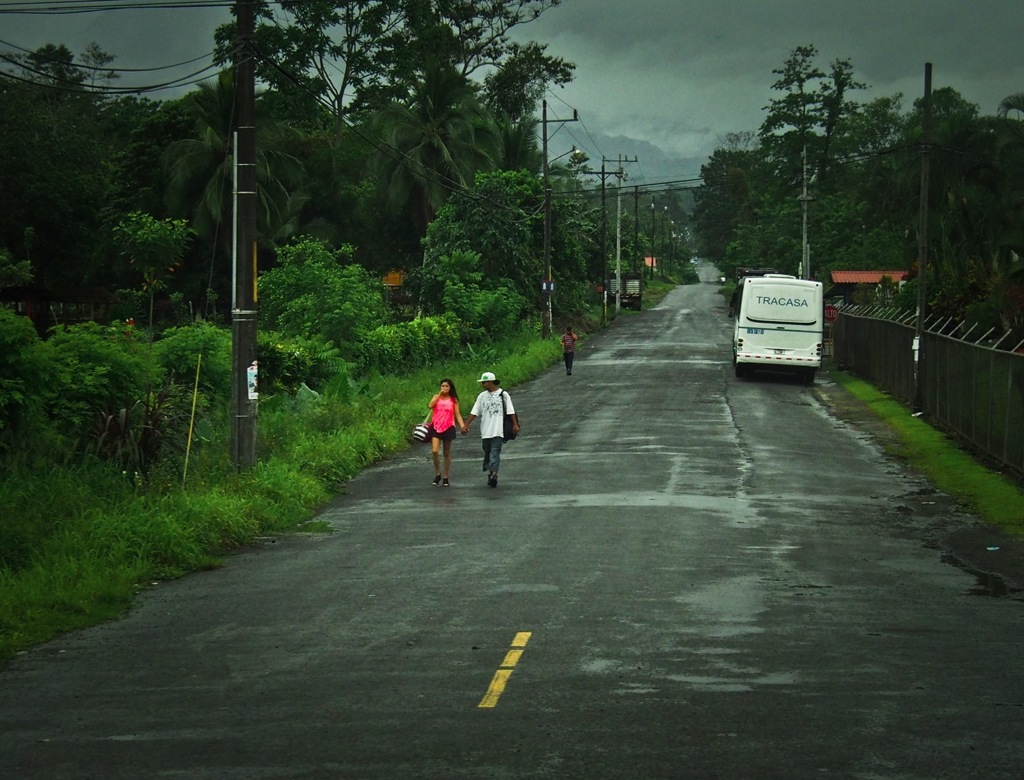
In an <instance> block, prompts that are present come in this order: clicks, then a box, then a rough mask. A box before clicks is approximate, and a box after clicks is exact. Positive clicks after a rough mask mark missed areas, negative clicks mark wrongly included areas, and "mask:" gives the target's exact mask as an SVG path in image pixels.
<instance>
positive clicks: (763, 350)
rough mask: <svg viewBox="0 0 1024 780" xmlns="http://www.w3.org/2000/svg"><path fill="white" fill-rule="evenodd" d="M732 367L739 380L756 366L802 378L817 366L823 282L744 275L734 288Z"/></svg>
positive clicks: (811, 377)
mask: <svg viewBox="0 0 1024 780" xmlns="http://www.w3.org/2000/svg"><path fill="white" fill-rule="evenodd" d="M737 293H738V295H737V301H736V304H735V306H734V314H735V316H736V324H735V328H734V330H733V339H732V363H733V366H734V367H735V369H736V376H738V377H742V376H744V375H745V374H747V373H748V372H753V370H754V369H755V368H757V367H759V366H760V367H764V368H772V369H783V370H789V371H793V372H795V373H797V374H799V375H801V376H802V377H803V378H804V379H805V380H806V381H807V382H808V384H810V383H812V382H814V374H815V372H816V371H817V370H818V369H819V368H820V367H821V344H822V331H823V325H822V323H823V319H824V311H825V306H824V301H823V300H822V286H821V282H813V281H809V280H806V279H797V278H796V277H795V276H790V275H788V274H765V275H764V276H745V277H743V278H741V279H740V281H739V286H738V288H737Z"/></svg>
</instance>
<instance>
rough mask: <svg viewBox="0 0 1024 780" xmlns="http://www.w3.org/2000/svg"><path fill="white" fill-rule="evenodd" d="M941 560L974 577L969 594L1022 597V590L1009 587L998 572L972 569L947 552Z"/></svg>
mask: <svg viewBox="0 0 1024 780" xmlns="http://www.w3.org/2000/svg"><path fill="white" fill-rule="evenodd" d="M942 562H943V563H948V564H949V565H950V566H955V567H956V568H958V569H960V571H962V572H965V573H967V574H970V575H971V576H972V577H974V579H975V580H976V584H975V586H974V587H973V588H971V589H970V590H968V591H967V595H969V596H989V597H992V598H1000V597H1003V596H1008V597H1010V598H1021V599H1024V590H1022V589H1020V588H1015V587H1011V586H1010V584H1009V583H1008V582H1007V581H1006V580H1005V579H1003V577H1001V576H1000V575H998V574H991V573H989V572H985V571H980V570H978V569H973V568H971V567H970V566H967V565H966V564H964V562H963V561H961V560H959V559H958V558H956V557H955V556H953V555H949V554H948V553H947V554H946V555H943V556H942Z"/></svg>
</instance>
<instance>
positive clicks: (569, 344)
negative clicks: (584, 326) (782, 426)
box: [562, 325, 579, 376]
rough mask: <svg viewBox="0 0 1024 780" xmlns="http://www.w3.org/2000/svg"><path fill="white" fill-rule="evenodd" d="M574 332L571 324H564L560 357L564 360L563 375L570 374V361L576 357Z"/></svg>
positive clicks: (575, 336)
mask: <svg viewBox="0 0 1024 780" xmlns="http://www.w3.org/2000/svg"><path fill="white" fill-rule="evenodd" d="M578 338H579V336H577V335H576V334H575V333H573V332H572V326H571V325H566V326H565V333H563V334H562V359H563V360H565V375H566V376H572V361H573V358H575V357H576V339H578Z"/></svg>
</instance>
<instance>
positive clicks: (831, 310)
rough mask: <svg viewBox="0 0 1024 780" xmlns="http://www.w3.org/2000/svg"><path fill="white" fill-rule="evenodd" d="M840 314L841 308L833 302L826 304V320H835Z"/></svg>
mask: <svg viewBox="0 0 1024 780" xmlns="http://www.w3.org/2000/svg"><path fill="white" fill-rule="evenodd" d="M838 316H839V309H837V308H836V307H835V306H833V305H832V304H831V303H828V304H825V322H835V321H836V318H837V317H838Z"/></svg>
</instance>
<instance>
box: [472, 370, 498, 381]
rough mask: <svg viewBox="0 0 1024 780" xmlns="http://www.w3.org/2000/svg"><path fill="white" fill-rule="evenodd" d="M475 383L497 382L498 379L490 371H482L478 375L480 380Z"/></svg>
mask: <svg viewBox="0 0 1024 780" xmlns="http://www.w3.org/2000/svg"><path fill="white" fill-rule="evenodd" d="M476 381H477V382H497V381H498V377H496V376H495V375H494V374H492V373H491V372H490V371H484V372H483V373H482V374H481V375H480V378H479V379H478V380H476Z"/></svg>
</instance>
